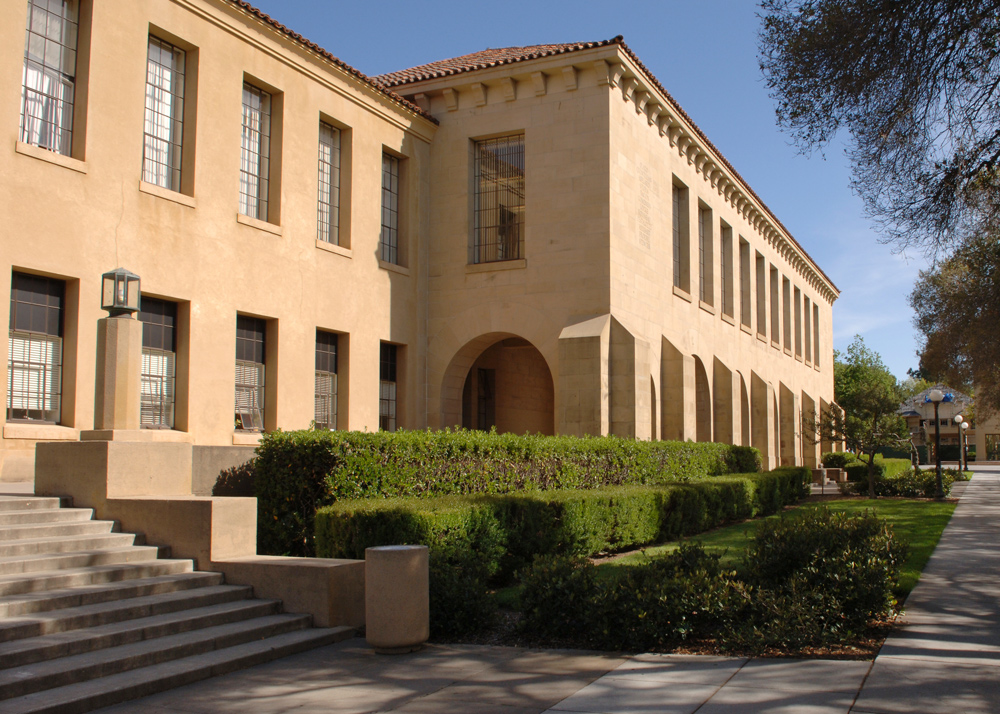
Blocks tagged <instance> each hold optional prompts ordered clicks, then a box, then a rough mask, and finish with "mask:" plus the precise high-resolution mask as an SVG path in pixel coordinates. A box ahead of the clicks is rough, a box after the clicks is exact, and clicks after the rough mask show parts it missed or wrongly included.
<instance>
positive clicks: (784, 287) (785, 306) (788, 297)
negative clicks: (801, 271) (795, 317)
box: [781, 277, 792, 352]
mask: <svg viewBox="0 0 1000 714" xmlns="http://www.w3.org/2000/svg"><path fill="white" fill-rule="evenodd" d="M781 307H782V312H783V315H782V316H783V317H784V323H785V325H784V326H785V329H784V335H785V341H784V348H785V351H786V352H791V351H792V283H791V281H789V280H788V278H786V277H782V278H781Z"/></svg>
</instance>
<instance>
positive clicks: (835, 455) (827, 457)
mask: <svg viewBox="0 0 1000 714" xmlns="http://www.w3.org/2000/svg"><path fill="white" fill-rule="evenodd" d="M857 460H858V457H857V456H856V455H855V454H852V453H851V452H850V451H828V452H827V453H825V454H823V466H824V467H826V468H828V469H846V468H847V467H848V466H850V465H851V464H853V463H854V462H855V461H857Z"/></svg>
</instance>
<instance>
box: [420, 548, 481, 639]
mask: <svg viewBox="0 0 1000 714" xmlns="http://www.w3.org/2000/svg"><path fill="white" fill-rule="evenodd" d="M429 556H430V557H429V559H430V567H429V573H428V575H429V577H430V583H429V585H430V587H429V590H430V593H429V594H430V625H431V637H435V638H440V637H456V636H461V635H465V634H467V633H470V632H475V631H477V630H480V629H489V627H490V626H491V625H492V623H493V621H494V620H495V618H496V615H497V606H496V602H495V600H494V599H493V598H492V597H490V588H489V583H488V581H489V577H490V572H489V566H488V562H487V560H486V559H483V558H480V557H479V554H478V553H476V552H475V551H474V550H467V549H465V548H461V547H455V546H444V547H438V548H431V549H430V552H429Z"/></svg>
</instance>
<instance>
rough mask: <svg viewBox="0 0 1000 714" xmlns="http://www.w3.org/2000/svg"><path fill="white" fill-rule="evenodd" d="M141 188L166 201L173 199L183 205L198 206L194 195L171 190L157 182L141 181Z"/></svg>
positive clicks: (144, 191)
mask: <svg viewBox="0 0 1000 714" xmlns="http://www.w3.org/2000/svg"><path fill="white" fill-rule="evenodd" d="M139 190H140V191H142V192H143V193H148V194H149V195H150V196H156V197H157V198H162V199H164V200H166V201H173V202H174V203H179V204H181V205H182V206H187V207H188V208H196V207H197V205H196V203H195V200H194V196H188V195H187V194H183V193H181V192H180V191H171V190H170V189H169V188H163V187H162V186H157V185H156V184H155V183H146V182H145V181H140V182H139Z"/></svg>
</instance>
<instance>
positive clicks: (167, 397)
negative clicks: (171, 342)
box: [139, 348, 177, 429]
mask: <svg viewBox="0 0 1000 714" xmlns="http://www.w3.org/2000/svg"><path fill="white" fill-rule="evenodd" d="M176 360H177V357H176V355H175V354H174V353H173V352H167V351H166V350H155V349H149V348H143V350H142V396H141V398H142V401H141V404H140V410H139V423H140V424H141V425H142V426H144V427H147V428H162V429H173V428H174V385H175V374H176Z"/></svg>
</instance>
